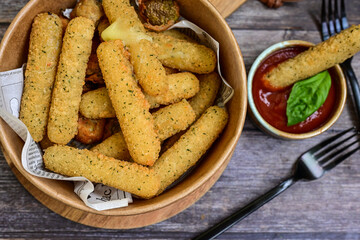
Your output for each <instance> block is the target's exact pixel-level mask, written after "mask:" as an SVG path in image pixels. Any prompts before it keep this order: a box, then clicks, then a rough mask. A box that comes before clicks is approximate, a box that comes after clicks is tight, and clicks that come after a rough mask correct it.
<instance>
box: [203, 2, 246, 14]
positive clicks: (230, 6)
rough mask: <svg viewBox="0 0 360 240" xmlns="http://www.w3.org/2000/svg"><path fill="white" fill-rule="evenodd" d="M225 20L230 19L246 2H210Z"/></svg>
mask: <svg viewBox="0 0 360 240" xmlns="http://www.w3.org/2000/svg"><path fill="white" fill-rule="evenodd" d="M209 1H210V2H211V3H212V4H213V5H214V6H215V7H216V9H217V10H218V11H219V12H220V13H221V16H223V17H224V18H226V17H228V16H229V15H230V14H231V13H233V12H234V11H235V10H236V9H238V7H240V6H241V5H242V4H244V2H246V0H227V1H224V0H209Z"/></svg>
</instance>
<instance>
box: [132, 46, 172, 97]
mask: <svg viewBox="0 0 360 240" xmlns="http://www.w3.org/2000/svg"><path fill="white" fill-rule="evenodd" d="M129 52H130V54H131V63H132V65H133V67H134V73H135V75H136V78H137V79H138V80H139V84H140V85H141V87H142V89H143V90H144V92H146V93H147V94H149V95H151V96H157V95H160V94H165V93H166V92H167V91H168V89H169V84H168V81H167V76H166V71H165V69H164V67H163V65H162V64H161V62H160V61H159V59H158V58H157V54H156V52H155V50H154V48H153V47H152V44H151V42H149V41H148V40H146V39H142V40H140V41H139V42H137V43H134V44H132V45H130V49H129Z"/></svg>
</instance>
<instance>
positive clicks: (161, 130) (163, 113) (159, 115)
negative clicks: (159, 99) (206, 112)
mask: <svg viewBox="0 0 360 240" xmlns="http://www.w3.org/2000/svg"><path fill="white" fill-rule="evenodd" d="M152 115H153V117H154V123H155V128H156V129H158V135H159V138H160V141H164V140H165V139H167V138H169V137H171V136H173V135H174V134H176V133H178V132H180V131H182V130H185V129H186V128H187V127H188V126H190V124H191V123H193V122H194V121H195V116H196V115H195V112H194V110H193V109H192V107H191V106H190V104H189V103H188V102H187V101H186V100H185V99H183V100H182V101H181V102H178V103H174V104H172V105H169V106H166V107H163V108H161V109H159V110H158V111H156V112H154V113H152Z"/></svg>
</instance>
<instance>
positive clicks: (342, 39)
mask: <svg viewBox="0 0 360 240" xmlns="http://www.w3.org/2000/svg"><path fill="white" fill-rule="evenodd" d="M358 51H360V25H354V26H351V27H350V28H348V29H346V30H343V31H342V32H341V33H339V34H337V35H334V36H332V37H330V38H329V39H328V40H326V41H324V42H321V43H319V44H317V45H316V46H314V47H311V48H309V50H307V51H304V52H302V53H300V54H299V55H297V56H296V57H294V58H291V59H289V60H287V61H285V62H282V63H280V64H279V65H278V66H277V67H275V68H274V69H272V70H271V71H270V72H269V73H268V74H266V75H265V79H264V80H265V81H266V82H267V83H268V84H269V85H270V87H273V88H283V87H286V86H290V85H291V84H293V83H295V82H297V81H299V80H302V79H306V78H308V77H311V76H314V75H315V74H317V73H319V72H322V71H324V70H326V69H328V68H330V67H333V66H334V65H336V64H339V63H342V62H344V61H345V60H346V59H348V58H350V57H351V56H353V55H354V54H355V53H357V52H358Z"/></svg>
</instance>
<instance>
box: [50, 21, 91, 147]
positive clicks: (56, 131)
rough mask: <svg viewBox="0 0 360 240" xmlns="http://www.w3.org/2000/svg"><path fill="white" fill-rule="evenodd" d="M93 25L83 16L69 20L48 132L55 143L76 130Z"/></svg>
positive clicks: (63, 142)
mask: <svg viewBox="0 0 360 240" xmlns="http://www.w3.org/2000/svg"><path fill="white" fill-rule="evenodd" d="M94 30H95V26H94V23H93V21H91V20H90V19H87V18H84V17H77V18H74V19H73V20H71V21H70V22H69V25H68V27H67V28H66V32H65V36H64V39H63V46H62V50H61V54H60V60H59V66H58V70H57V75H56V80H55V85H54V90H53V94H52V101H51V107H50V113H49V123H48V128H47V133H48V136H49V139H50V140H51V141H52V142H54V143H58V144H67V143H68V142H69V141H70V140H71V139H72V138H73V137H74V136H75V135H76V133H77V126H78V112H79V105H80V101H81V93H82V90H83V85H84V83H85V71H86V67H87V62H88V59H89V56H90V53H91V44H92V38H93V35H94Z"/></svg>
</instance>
